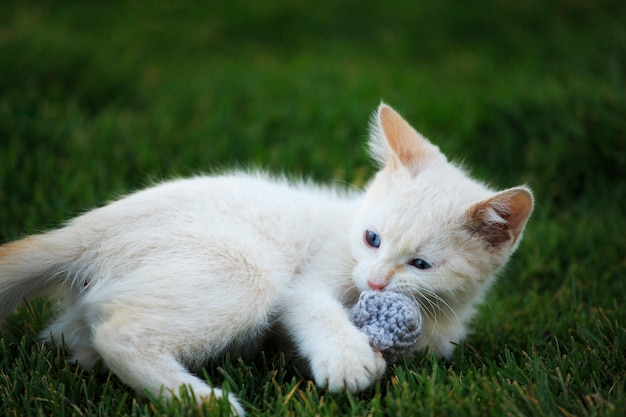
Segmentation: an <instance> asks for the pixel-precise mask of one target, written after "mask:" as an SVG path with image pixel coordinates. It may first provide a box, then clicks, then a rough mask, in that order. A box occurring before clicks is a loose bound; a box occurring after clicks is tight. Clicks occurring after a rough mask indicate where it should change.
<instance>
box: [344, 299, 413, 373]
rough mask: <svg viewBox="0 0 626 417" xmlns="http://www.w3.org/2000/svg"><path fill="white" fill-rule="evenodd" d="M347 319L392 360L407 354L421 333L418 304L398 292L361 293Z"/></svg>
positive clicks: (373, 345) (375, 347)
mask: <svg viewBox="0 0 626 417" xmlns="http://www.w3.org/2000/svg"><path fill="white" fill-rule="evenodd" d="M350 318H351V320H352V322H353V323H354V324H355V325H356V326H357V327H358V328H359V329H361V331H363V332H364V333H365V334H366V335H367V336H368V337H369V339H370V343H371V344H372V347H373V348H374V349H376V350H377V351H379V352H382V353H383V355H384V356H385V358H387V359H388V360H391V361H394V360H396V359H397V358H398V357H399V356H402V355H403V354H405V353H408V352H409V351H410V350H411V348H412V347H413V346H415V344H416V343H417V341H418V339H419V337H420V335H421V334H422V314H421V312H420V308H419V304H418V303H417V302H415V300H413V299H412V298H411V297H409V296H407V295H405V294H401V293H398V292H393V291H364V292H362V293H361V296H360V297H359V301H358V302H357V303H356V304H355V305H354V307H352V309H351V310H350Z"/></svg>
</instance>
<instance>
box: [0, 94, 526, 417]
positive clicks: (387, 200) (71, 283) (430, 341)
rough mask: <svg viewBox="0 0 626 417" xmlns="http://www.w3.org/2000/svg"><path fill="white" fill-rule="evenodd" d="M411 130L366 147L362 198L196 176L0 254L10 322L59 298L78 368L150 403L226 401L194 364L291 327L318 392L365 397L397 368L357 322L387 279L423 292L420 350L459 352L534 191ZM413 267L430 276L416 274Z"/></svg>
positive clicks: (378, 120)
mask: <svg viewBox="0 0 626 417" xmlns="http://www.w3.org/2000/svg"><path fill="white" fill-rule="evenodd" d="M411 132H414V131H413V130H412V129H411V128H410V126H408V124H406V122H404V120H403V119H402V118H401V117H400V116H399V115H397V113H395V112H394V111H393V110H392V109H391V108H389V107H387V106H385V105H381V107H380V108H379V110H378V112H377V113H376V116H375V119H374V121H373V129H372V139H371V140H370V147H371V149H372V150H373V154H374V157H375V158H376V160H377V161H378V163H379V164H380V165H381V167H382V169H381V171H380V172H379V173H378V174H377V175H376V177H375V178H374V179H373V181H372V182H371V183H370V184H369V186H368V187H367V191H366V192H365V193H359V192H354V191H353V192H348V191H345V190H338V189H334V188H324V187H320V186H317V185H314V184H310V183H303V182H299V183H294V182H289V181H287V180H284V179H276V178H270V177H268V176H266V175H263V174H258V173H257V174H255V173H232V174H226V175H220V176H210V177H196V178H191V179H185V180H176V181H171V182H165V183H162V184H160V185H157V186H154V187H152V188H149V189H146V190H144V191H140V192H137V193H135V194H131V195H130V196H128V197H126V198H123V199H121V200H119V201H116V202H113V203H111V204H109V205H107V206H105V207H102V208H98V209H95V210H92V211H90V212H88V213H86V214H84V215H82V216H80V217H78V218H76V219H74V220H72V221H71V222H70V223H69V224H68V225H67V226H65V227H64V228H62V229H58V230H55V231H52V232H50V233H48V234H44V235H39V236H34V237H30V238H27V239H24V240H22V241H17V242H13V243H9V244H6V245H4V246H0V318H2V317H5V316H6V315H7V314H9V313H10V312H11V311H12V310H13V309H14V308H15V307H17V305H18V304H19V303H20V302H21V300H22V299H24V298H26V297H29V296H34V295H36V294H37V293H39V292H41V291H44V290H46V289H47V288H51V287H58V288H61V289H63V290H65V292H66V301H67V308H66V310H65V311H64V313H63V314H62V315H61V316H60V317H59V318H57V319H56V321H55V322H54V323H53V324H52V325H51V326H50V327H49V329H48V330H47V331H46V332H45V333H44V336H45V337H46V338H47V339H53V340H54V341H56V342H60V341H61V340H64V342H65V343H66V345H67V347H68V348H69V350H70V351H71V352H72V354H73V355H74V358H75V359H76V360H77V361H78V362H79V363H80V364H81V365H82V366H85V367H90V366H92V365H93V363H94V361H95V360H96V359H97V358H98V357H101V358H102V359H103V360H104V363H105V364H106V366H107V367H108V368H109V369H110V370H111V371H112V372H114V373H115V374H116V375H117V376H118V377H119V378H120V379H121V380H122V381H124V382H125V383H127V384H128V385H130V386H131V387H133V388H135V389H137V390H139V391H144V390H147V391H149V392H151V393H152V394H156V395H158V394H159V393H162V394H163V395H165V396H166V397H167V396H171V395H177V393H178V387H179V386H180V385H182V384H186V385H188V386H190V387H191V388H192V389H193V392H194V393H195V395H196V396H197V397H198V399H199V400H201V399H202V398H208V397H211V396H218V397H219V396H221V395H222V393H221V391H220V390H218V389H212V388H211V387H209V386H208V385H207V384H206V382H205V381H203V380H201V379H199V378H197V377H195V376H193V375H192V374H191V373H189V371H188V370H187V367H188V366H197V365H200V364H202V363H203V362H205V361H206V360H209V359H212V358H215V357H217V356H218V355H220V354H222V353H223V352H224V351H225V350H227V349H243V348H245V347H246V346H248V345H249V344H250V343H251V342H253V341H255V340H256V339H258V338H259V337H260V336H261V335H262V334H263V333H265V332H266V331H267V330H268V329H270V328H281V329H286V331H287V333H288V334H287V335H285V338H289V339H290V340H291V341H292V342H293V344H294V346H295V348H296V349H297V350H298V352H299V353H300V354H301V355H302V356H303V357H304V358H305V359H306V360H307V361H308V362H309V364H310V367H311V371H312V374H313V377H314V379H315V381H316V383H317V384H318V385H319V386H321V387H326V388H328V389H329V390H330V391H333V392H335V391H340V390H344V389H345V390H349V391H353V392H354V391H359V390H362V389H364V388H366V387H367V386H369V385H370V384H372V383H373V382H374V381H375V380H376V379H378V378H379V377H381V375H382V374H383V372H384V370H385V366H386V364H385V361H384V359H383V358H382V356H381V355H380V354H379V353H377V352H374V351H373V350H372V348H371V347H370V345H369V343H368V340H367V337H366V336H365V335H364V334H363V333H361V332H360V331H359V330H357V329H356V328H355V327H354V325H352V323H350V321H349V318H348V314H347V312H346V307H348V306H349V305H351V304H352V303H354V301H355V300H356V297H357V296H358V293H359V292H360V291H362V290H365V289H368V287H369V286H371V285H373V284H376V285H379V286H384V288H385V289H394V290H399V291H404V292H407V293H410V294H412V295H413V296H414V297H415V299H416V300H417V301H418V302H420V303H421V305H422V311H423V312H424V313H425V322H424V334H423V336H422V338H421V340H420V343H419V346H418V348H419V349H430V350H432V351H435V352H437V353H438V354H439V355H442V356H446V357H449V356H450V355H451V354H452V352H453V350H454V346H455V344H456V343H458V342H459V341H460V340H461V339H462V338H463V337H464V335H465V333H466V325H467V323H468V321H469V320H470V318H471V317H472V315H473V312H474V306H475V304H476V302H478V301H480V300H481V298H482V296H483V293H484V292H485V290H486V289H487V288H488V286H489V284H490V283H491V281H492V279H493V276H494V274H495V273H496V272H497V271H498V270H499V269H500V268H501V267H502V266H503V265H504V264H505V263H506V261H507V260H508V258H509V256H510V255H511V253H512V252H513V251H514V250H515V248H516V247H517V244H518V243H519V238H520V236H521V231H522V230H523V227H524V225H525V222H526V219H527V218H528V215H529V214H530V210H531V209H532V196H531V194H530V192H529V191H528V190H527V189H526V188H523V187H518V188H516V189H512V190H509V191H508V192H502V193H495V192H493V191H491V190H489V189H487V188H486V187H485V186H483V185H482V184H479V183H477V182H475V181H473V180H471V179H470V178H469V177H468V176H467V175H466V174H465V173H464V172H462V171H461V170H459V169H458V168H456V167H455V166H453V165H452V164H449V163H448V162H447V161H446V159H445V157H443V155H441V154H440V153H439V151H438V149H437V148H436V147H435V146H433V145H431V144H430V143H429V142H427V141H426V140H425V139H424V138H422V137H421V136H419V135H418V134H417V133H416V132H414V133H415V135H413V134H412V133H411ZM407 150H409V151H407ZM502 216H504V217H508V218H509V220H508V224H507V219H505V218H503V217H502ZM496 223H498V224H500V225H502V224H504V227H505V228H507V227H508V228H509V229H511V230H510V231H509V230H508V229H507V230H505V231H501V230H500V229H498V228H495V229H494V228H492V227H491V226H490V225H492V224H496ZM365 230H372V231H375V232H376V233H377V234H378V235H379V236H380V238H381V245H380V247H379V248H372V247H369V246H368V245H367V244H366V243H365V241H364V237H363V236H364V233H365ZM506 233H509V235H510V236H511V237H510V239H506V236H509V235H507V234H506ZM487 236H489V237H487ZM415 258H422V259H424V260H426V261H428V262H429V263H430V264H431V265H432V268H430V269H426V270H418V269H416V268H415V267H413V266H411V265H408V263H409V262H410V261H411V260H413V259H415ZM229 399H230V401H231V403H232V405H233V409H234V411H235V412H237V413H239V414H243V409H242V407H241V406H240V405H239V403H238V402H237V400H236V399H235V398H234V397H232V396H231V397H230V398H229Z"/></svg>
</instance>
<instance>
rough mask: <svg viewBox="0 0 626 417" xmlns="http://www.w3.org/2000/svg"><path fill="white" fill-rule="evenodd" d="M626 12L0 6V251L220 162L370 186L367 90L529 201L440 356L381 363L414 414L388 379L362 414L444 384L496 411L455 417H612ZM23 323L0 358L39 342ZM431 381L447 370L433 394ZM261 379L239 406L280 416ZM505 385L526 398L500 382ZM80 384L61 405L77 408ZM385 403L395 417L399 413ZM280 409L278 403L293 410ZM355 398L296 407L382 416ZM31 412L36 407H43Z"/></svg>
mask: <svg viewBox="0 0 626 417" xmlns="http://www.w3.org/2000/svg"><path fill="white" fill-rule="evenodd" d="M624 22H626V2H624V1H608V0H599V1H582V0H555V1H531V0H519V1H509V0H503V1H489V0H476V1H473V2H461V1H450V2H428V1H414V2H401V1H387V2H381V1H369V0H365V1H335V2H324V3H323V2H313V1H266V2H257V1H245V0H244V1H242V0H234V1H229V2H192V1H144V0H137V1H122V2H105V1H86V2H81V1H10V0H7V1H3V2H2V3H1V4H0V241H7V240H10V239H13V238H17V237H20V236H22V235H24V234H25V233H32V232H36V231H39V230H44V229H46V228H50V227H55V226H58V225H59V224H61V222H63V221H64V220H67V219H69V218H71V217H72V216H74V215H76V214H78V213H80V212H82V211H84V210H85V209H87V208H91V207H94V206H97V205H101V204H104V203H105V202H106V201H108V200H110V199H112V198H115V197H116V196H118V195H120V194H122V193H126V192H129V191H132V190H135V189H137V188H140V187H143V186H145V185H146V184H149V183H152V182H154V181H158V180H159V179H162V178H171V177H174V176H180V175H183V176H184V175H191V174H197V173H201V172H210V171H211V170H216V169H228V168H232V167H237V166H249V165H254V166H257V167H260V168H263V169H268V170H270V171H272V172H277V173H280V172H285V173H287V174H288V175H292V176H296V177H298V176H306V177H312V178H313V179H315V180H318V181H322V182H328V181H334V180H339V181H347V182H350V183H353V184H356V185H357V186H362V185H363V184H364V183H365V182H366V181H367V179H368V178H369V177H370V176H371V175H372V173H373V168H372V166H371V163H370V161H369V158H368V156H367V153H366V151H365V148H364V141H365V139H366V137H367V124H368V121H369V117H370V115H371V112H372V111H373V110H374V109H375V108H376V106H377V105H378V104H379V102H380V101H381V100H384V101H385V102H387V103H388V104H390V105H392V106H393V107H395V108H396V109H397V110H398V111H400V112H401V113H402V114H403V115H404V116H405V117H406V118H407V120H409V121H410V122H411V123H412V124H413V125H414V126H415V127H416V128H417V129H418V130H419V131H421V132H422V133H424V134H425V135H426V136H427V137H429V138H430V139H431V140H432V141H433V142H435V143H436V144H437V145H439V146H440V147H441V149H442V150H443V151H444V152H445V153H446V154H447V155H448V156H450V157H451V158H452V159H454V160H457V161H462V162H463V163H464V164H465V165H467V166H468V167H470V168H471V171H472V172H473V173H474V174H475V176H477V177H478V178H480V179H483V180H486V181H487V182H489V183H491V184H493V185H494V186H495V187H499V188H504V187H509V186H513V185H517V184H520V183H527V184H529V185H530V186H531V187H532V188H533V189H534V191H535V194H536V201H537V205H536V210H535V213H534V215H533V218H532V219H531V221H530V223H529V226H528V229H527V232H526V235H525V238H524V241H523V242H522V245H521V247H520V249H519V251H518V254H517V255H516V256H515V258H514V259H513V261H512V263H511V265H510V266H509V267H508V269H507V270H506V271H505V273H503V274H502V277H501V279H500V281H499V283H498V284H497V285H496V286H495V288H494V290H493V291H492V293H491V294H490V296H489V298H488V303H487V305H486V306H485V307H483V308H482V309H481V313H480V315H479V317H478V319H477V325H476V332H475V334H474V335H472V336H471V337H470V339H469V340H468V341H467V343H466V344H463V345H462V346H461V347H460V349H459V353H458V354H457V357H456V358H455V360H454V361H453V362H452V364H451V365H449V364H445V363H438V362H435V363H434V364H433V363H431V362H430V360H429V359H425V358H421V359H419V358H418V359H417V360H416V361H417V362H412V363H407V365H406V368H399V369H397V370H396V372H397V374H396V376H395V377H396V378H398V377H399V376H398V375H403V374H402V372H405V371H406V372H409V373H410V372H416V373H417V374H416V375H417V376H416V377H415V378H417V379H416V380H415V381H413V382H407V384H409V385H408V386H410V387H411V388H412V389H411V390H409V391H410V392H415V393H418V394H419V395H425V397H424V398H425V399H424V398H422V397H420V400H424V401H426V402H425V403H424V404H422V403H419V401H418V400H417V399H416V398H413V397H411V395H414V394H411V393H405V392H403V391H402V390H400V391H398V392H396V391H394V390H392V389H385V387H386V385H385V384H390V382H389V381H393V378H391V379H389V377H388V378H387V379H386V380H385V381H387V382H385V381H383V383H382V384H383V385H382V387H383V389H382V390H383V394H381V393H380V392H378V394H376V395H379V396H380V395H382V398H383V400H382V401H380V404H378V406H380V407H382V408H381V409H380V412H381V413H383V414H385V415H391V414H394V413H395V412H397V413H400V414H401V415H411V414H412V413H413V412H415V413H417V414H422V412H424V413H426V412H425V411H424V409H428V407H429V406H430V407H431V408H432V407H433V404H437V405H438V407H440V408H434V410H439V411H441V410H442V409H443V410H446V408H445V406H444V405H442V404H446V402H445V398H446V395H449V394H448V392H449V389H450V386H453V387H454V386H456V385H454V384H455V383H459V384H460V382H459V381H460V380H461V377H462V375H466V374H467V375H474V376H472V377H466V378H468V379H469V381H468V382H467V384H469V385H464V384H460V386H477V388H476V389H477V390H478V392H479V394H478V395H484V396H485V398H495V399H493V400H492V404H491V406H490V407H487V408H486V409H482V408H481V409H478V408H472V405H471V404H468V405H467V407H469V408H467V409H466V408H462V407H464V406H463V405H462V404H463V402H462V400H461V399H459V400H458V401H456V407H457V408H451V409H450V411H451V412H453V413H457V414H458V413H462V414H472V413H474V412H477V413H478V414H480V415H485V414H489V413H493V414H494V415H502V414H506V413H507V412H508V413H511V414H516V413H517V414H518V415H523V414H532V415H542V414H547V415H554V414H563V415H583V414H594V413H600V414H606V413H616V414H615V415H619V414H617V413H619V410H620V409H621V410H623V409H624V407H625V406H626V405H625V401H624V394H623V391H624V388H625V387H624V384H625V383H624V380H625V378H626V370H625V369H624V366H625V365H624V359H623V356H624V355H623V354H624V349H625V345H626V334H625V331H624V324H625V318H626V314H625V313H624V308H625V307H626V305H625V304H626V303H625V299H626V295H625V294H626V220H625V214H626V133H625V130H626V84H625V83H626V24H625V23H624ZM36 311H37V310H36ZM25 314H26V313H25ZM33 314H34V317H33ZM45 315H46V314H45V312H42V313H40V314H38V313H32V314H31V315H30V316H28V315H27V317H25V318H24V320H25V322H26V323H31V322H33V320H35V322H37V320H40V321H41V320H43V319H44V318H45ZM22 324H23V325H24V326H26V324H24V323H22ZM18 327H20V326H16V327H15V328H13V330H12V331H9V332H8V333H6V334H5V339H4V340H5V343H7V344H8V345H7V346H13V345H12V343H13V344H17V345H19V346H20V348H19V349H26V350H29V349H34V347H33V346H38V345H36V344H35V342H34V341H33V340H31V339H28V340H23V339H20V337H21V336H20V329H18ZM36 328H37V325H35V328H34V329H31V333H32V334H35V333H34V332H35V330H36ZM6 349H7V350H5V359H4V362H3V366H4V368H3V369H4V370H3V371H2V373H0V376H4V378H5V380H6V381H14V380H15V378H16V376H15V375H17V374H15V372H17V371H16V370H15V369H14V363H15V362H14V361H13V359H14V357H13V356H12V355H17V353H16V352H17V351H18V350H16V349H18V348H16V347H11V348H6ZM37 349H44V350H43V351H37V355H43V356H42V357H44V358H45V357H46V356H45V355H46V354H47V355H51V354H52V355H53V354H54V353H51V352H50V351H46V350H45V348H42V347H37ZM524 355H526V356H524ZM18 356H19V355H18ZM12 358H13V359H12ZM526 358H528V359H526ZM568 358H569V359H568ZM23 366H24V368H19V372H24V373H26V374H28V372H38V370H39V368H35V369H34V370H33V369H30V368H28V364H27V363H26V364H23ZM63 366H64V365H62V364H58V367H59V369H58V370H57V372H65V369H66V368H63ZM277 366H280V365H277ZM484 366H488V367H489V368H490V369H491V368H493V369H494V371H493V374H491V373H488V372H487V373H485V374H484V375H482V374H481V371H480V370H481V369H482V370H483V371H484ZM33 367H35V365H33ZM433 367H435V369H439V368H437V367H443V369H444V370H445V372H444V373H445V375H446V377H445V378H444V381H443V382H441V384H440V385H441V387H442V388H441V390H440V391H439V390H438V389H437V386H438V384H435V385H434V387H435V388H433V389H434V391H432V392H430V391H429V393H430V394H428V393H426V394H428V395H432V396H433V397H432V398H433V400H432V401H433V402H432V403H429V402H427V400H428V398H430V397H428V395H426V394H425V392H424V387H425V386H428V384H427V383H428V382H429V381H430V382H433V381H435V380H437V376H436V373H435V372H434V371H433V369H434V368H433ZM422 369H423V370H424V372H423V373H422V372H421V370H422ZM11 370H12V371H11ZM557 370H558V372H557ZM11 372H13V373H11ZM42 372H43V371H42ZM67 372H70V371H67ZM258 372H262V370H261V371H258ZM477 375H478V376H477ZM481 375H482V376H481ZM559 375H561V376H562V378H561V377H559ZM567 375H570V377H569V380H568V379H567ZM31 377H32V374H31ZM222 377H223V375H218V376H217V377H216V383H221V382H220V379H221V378H222ZM263 378H264V377H263V376H257V377H256V379H254V380H255V381H256V384H258V385H259V386H261V388H258V391H255V388H248V391H247V392H246V394H247V395H248V396H249V397H251V398H250V401H251V404H252V408H253V409H254V408H255V407H256V409H258V410H267V409H273V410H283V409H281V408H277V407H279V406H278V405H277V404H278V403H273V402H272V403H270V404H266V403H264V402H263V401H265V400H263V399H262V398H264V397H262V395H261V394H260V393H259V392H264V391H263V390H264V389H265V388H262V387H263V384H262V383H259V380H264V379H263ZM420 378H422V379H420ZM433 378H434V379H433ZM481 378H484V381H483V380H482V379H481ZM524 378H528V379H527V380H525V379H524ZM559 378H561V379H562V381H561V379H559ZM34 379H36V378H31V380H34ZM512 380H515V381H518V382H519V381H524V380H525V381H526V382H519V384H521V385H518V386H522V387H525V388H524V389H522V390H521V391H520V392H517V391H515V390H516V389H517V388H515V386H514V384H513V385H511V387H513V388H510V387H509V388H510V389H509V388H502V387H500V388H497V387H498V386H499V385H498V384H504V385H505V386H507V387H508V386H509V385H506V383H505V382H506V381H509V382H510V381H512ZM437 381H438V380H437ZM454 381H456V382H454ZM481 381H483V382H484V384H483V382H481ZM485 381H486V382H485ZM503 381H504V382H503ZM0 383H1V382H0ZM24 383H25V384H28V383H35V382H24ZM11 384H14V382H11V383H9V382H6V383H3V385H2V386H4V388H5V390H4V391H2V390H0V398H2V399H3V400H4V403H5V411H6V412H7V413H18V412H17V411H15V410H20V407H18V406H17V405H11V404H26V403H30V401H31V400H32V397H29V394H27V392H28V390H26V391H21V389H18V388H15V387H13V385H11ZM240 384H241V383H240ZM485 384H486V385H485ZM287 385H288V384H287ZM10 387H13V388H11V389H10ZM489 387H491V388H489ZM494 387H495V388H494ZM239 388H240V390H241V389H242V388H241V387H239ZM93 389H94V390H96V391H95V392H91V391H89V392H90V394H88V395H87V397H88V398H84V396H83V394H80V393H79V394H77V395H76V398H74V397H71V401H72V402H75V403H76V404H78V405H77V407H78V408H79V409H84V408H85V407H87V406H86V405H85V404H91V402H90V401H92V402H95V401H96V399H95V398H97V397H98V395H99V394H97V389H98V388H93ZM119 389H120V390H121V392H124V391H123V390H124V388H123V387H122V388H119ZM274 389H280V388H276V387H275V388H274ZM490 389H493V390H494V391H493V392H492V391H490ZM53 391H54V390H53ZM457 391H458V390H457ZM385 393H386V394H385ZM481 393H482V394H481ZM418 394H415V395H418ZM50 395H52V396H53V394H50ZM89 395H92V396H93V398H91V399H90V398H89ZM120 395H124V394H120ZM307 395H308V394H307ZM276 396H278V397H280V395H279V394H278V393H276ZM43 398H47V397H45V395H44V396H43ZM290 398H291V397H290ZM307 398H308V397H307ZM374 398H376V396H374ZM397 398H400V399H402V401H399V404H405V403H406V404H408V405H406V406H403V405H397V407H400V408H397V409H396V408H394V407H395V406H394V405H393V404H396V399H397ZM468 398H470V397H468ZM505 398H510V401H505ZM296 400H297V398H296V399H289V401H296ZM353 400H354V399H353ZM112 401H113V400H112ZM268 401H269V400H268ZM289 401H286V402H285V403H284V404H283V407H286V408H284V410H287V411H289V412H293V410H299V409H298V408H297V407H298V406H294V405H292V403H291V402H289ZM334 401H338V403H334ZM342 401H344V403H342ZM359 401H361V402H359V403H357V406H356V408H355V406H354V404H352V403H350V401H349V400H347V399H345V398H341V397H340V398H339V399H336V400H334V399H333V400H329V402H328V404H331V405H330V406H329V405H328V404H326V405H323V404H322V405H320V406H319V407H320V408H319V409H315V410H314V412H312V413H313V414H315V413H321V414H325V413H330V414H332V413H331V411H332V410H335V411H336V409H335V408H332V407H333V406H334V407H339V409H341V407H347V406H346V405H345V404H351V407H352V408H351V409H352V410H355V409H356V410H361V411H363V410H364V413H365V414H367V413H370V414H376V410H378V409H377V408H375V407H376V406H375V405H372V403H371V402H368V401H369V400H368V397H367V396H364V397H363V398H361V399H360V400H359ZM385 401H387V402H385ZM485 401H486V400H485ZM44 403H45V402H44ZM322 403H323V401H322ZM6 404H9V405H6ZM37 404H39V405H37V406H36V407H33V410H35V411H33V412H39V411H37V410H48V409H47V408H46V405H45V404H44V405H41V404H42V403H37ZM281 404H282V403H281ZM337 404H339V405H337ZM341 404H344V405H343V406H342V405H341ZM381 404H382V405H381ZM385 404H387V405H385ZM390 404H391V405H390ZM411 404H413V405H415V404H418V405H420V407H417V406H416V409H415V410H413V409H412V408H406V407H409V406H410V405H411ZM451 406H452V407H454V405H451ZM11 407H13V408H11ZM37 407H39V408H37ZM42 407H43V408H42ZM294 407H295V408H294ZM324 407H327V408H324ZM328 407H330V408H328ZM359 407H361V408H359ZM402 407H405V408H402ZM441 407H444V408H441ZM459 407H460V408H459ZM476 407H478V406H476ZM620 407H621V408H620ZM87 408H88V407H87ZM347 408H350V407H347ZM11 410H12V411H11ZM133 410H134V409H133ZM320 410H322V411H320ZM329 410H331V411H329ZM394 410H395V411H394ZM411 410H413V411H411ZM420 410H421V411H420ZM22 411H23V409H22ZM48 411H49V410H48ZM48 411H46V412H48ZM153 411H154V410H153ZM431 411H432V410H431ZM128 412H130V411H128ZM259 412H260V411H259ZM276 413H278V411H276ZM18 414H19V413H18ZM400 414H399V415H400ZM436 414H439V413H436ZM355 415H358V414H355ZM422 415H425V414H422Z"/></svg>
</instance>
